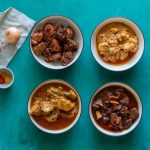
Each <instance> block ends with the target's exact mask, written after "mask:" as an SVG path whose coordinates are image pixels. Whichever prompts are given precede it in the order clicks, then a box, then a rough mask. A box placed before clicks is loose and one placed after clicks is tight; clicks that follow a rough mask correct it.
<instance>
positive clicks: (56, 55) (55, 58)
mask: <svg viewBox="0 0 150 150" xmlns="http://www.w3.org/2000/svg"><path fill="white" fill-rule="evenodd" d="M60 59H61V53H51V54H50V55H49V56H48V57H47V59H46V60H45V61H47V62H57V61H59V60H60Z"/></svg>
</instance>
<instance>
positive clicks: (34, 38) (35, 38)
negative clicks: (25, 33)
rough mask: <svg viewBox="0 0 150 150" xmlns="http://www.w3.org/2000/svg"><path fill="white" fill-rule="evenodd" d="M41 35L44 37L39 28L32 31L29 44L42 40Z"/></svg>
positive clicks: (35, 43)
mask: <svg viewBox="0 0 150 150" xmlns="http://www.w3.org/2000/svg"><path fill="white" fill-rule="evenodd" d="M43 37H44V34H43V31H41V30H39V31H38V32H36V33H34V34H33V35H32V36H31V44H32V45H37V44H38V43H40V42H41V41H42V39H43Z"/></svg>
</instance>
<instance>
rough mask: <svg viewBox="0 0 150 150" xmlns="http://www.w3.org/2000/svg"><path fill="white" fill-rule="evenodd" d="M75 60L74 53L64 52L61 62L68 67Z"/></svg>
mask: <svg viewBox="0 0 150 150" xmlns="http://www.w3.org/2000/svg"><path fill="white" fill-rule="evenodd" d="M73 58H74V54H73V52H70V51H68V52H64V53H63V55H62V57H61V62H62V64H63V65H67V64H69V63H70V62H71V61H72V60H73Z"/></svg>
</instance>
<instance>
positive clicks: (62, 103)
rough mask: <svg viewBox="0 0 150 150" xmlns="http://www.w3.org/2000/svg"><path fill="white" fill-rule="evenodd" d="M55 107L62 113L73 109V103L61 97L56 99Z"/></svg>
mask: <svg viewBox="0 0 150 150" xmlns="http://www.w3.org/2000/svg"><path fill="white" fill-rule="evenodd" d="M55 107H56V108H58V109H60V110H63V111H70V110H71V109H72V108H74V107H75V103H73V102H71V101H70V100H68V99H67V98H65V97H63V96H62V97H59V98H58V99H57V102H56V104H55Z"/></svg>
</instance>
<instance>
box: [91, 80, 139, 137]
mask: <svg viewBox="0 0 150 150" xmlns="http://www.w3.org/2000/svg"><path fill="white" fill-rule="evenodd" d="M115 85H117V86H121V87H124V88H126V89H127V90H129V91H130V92H131V93H132V94H133V95H134V96H135V98H136V100H137V103H138V111H139V118H138V119H137V120H136V121H135V122H134V123H133V124H132V126H131V127H130V128H128V129H126V130H123V131H120V132H111V131H108V130H105V129H104V128H102V127H100V126H99V125H98V124H97V123H96V121H95V119H94V118H93V114H92V102H93V98H94V97H95V95H96V94H97V93H98V92H99V91H101V90H102V89H104V88H106V87H108V86H115ZM89 115H90V118H91V121H92V123H93V124H94V126H95V127H96V128H97V129H98V131H100V132H102V133H103V134H106V135H109V136H114V137H117V136H122V135H125V134H128V133H129V132H131V131H132V130H133V129H135V127H136V126H137V125H138V123H139V122H140V119H141V116H142V103H141V100H140V97H139V96H138V94H137V93H136V92H135V91H134V90H133V89H132V88H131V87H129V86H128V85H126V84H123V83H120V82H110V83H107V84H105V85H103V86H102V87H100V88H99V89H98V90H97V91H96V92H95V93H94V95H93V96H92V98H91V101H90V104H89Z"/></svg>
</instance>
